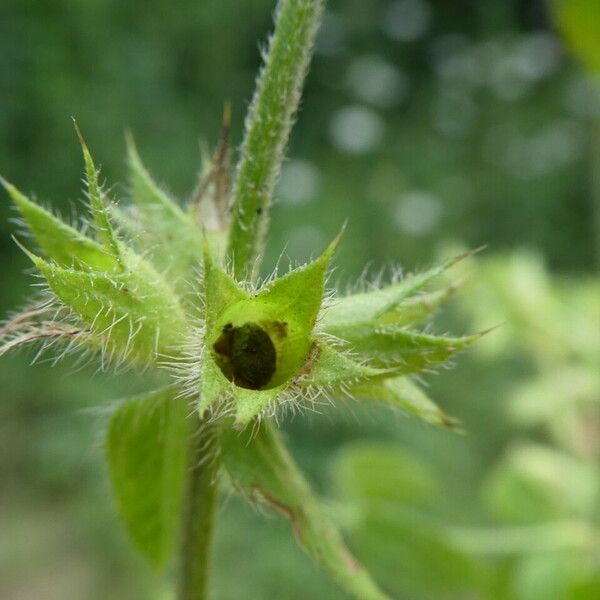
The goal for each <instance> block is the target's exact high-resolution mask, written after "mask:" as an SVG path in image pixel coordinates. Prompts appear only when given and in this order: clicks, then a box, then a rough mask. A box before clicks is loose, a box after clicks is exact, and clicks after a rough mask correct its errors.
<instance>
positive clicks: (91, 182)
mask: <svg viewBox="0 0 600 600" xmlns="http://www.w3.org/2000/svg"><path fill="white" fill-rule="evenodd" d="M73 123H74V125H75V131H76V133H77V137H78V138H79V143H80V144H81V151H82V153H83V162H84V164H85V183H86V186H87V198H88V202H89V206H90V212H91V214H92V221H93V223H94V226H95V229H96V231H97V233H98V238H99V240H100V241H101V243H102V245H103V246H104V247H105V248H106V249H107V251H108V252H109V253H110V254H111V255H112V256H114V258H115V260H117V261H118V262H119V263H120V262H121V251H120V247H119V243H118V240H117V236H116V233H115V231H114V229H113V225H112V223H111V220H110V213H109V210H108V208H107V206H106V204H105V195H104V190H103V189H102V185H101V184H100V178H99V171H98V169H97V168H96V165H95V164H94V160H93V159H92V155H91V153H90V150H89V148H88V146H87V144H86V142H85V140H84V139H83V135H82V134H81V131H80V130H79V127H78V126H77V123H75V121H73Z"/></svg>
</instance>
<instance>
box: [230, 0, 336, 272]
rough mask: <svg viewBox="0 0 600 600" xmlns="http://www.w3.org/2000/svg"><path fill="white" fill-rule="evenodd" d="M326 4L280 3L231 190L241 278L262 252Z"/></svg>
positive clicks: (314, 0)
mask: <svg viewBox="0 0 600 600" xmlns="http://www.w3.org/2000/svg"><path fill="white" fill-rule="evenodd" d="M324 3H325V0H280V2H279V5H278V9H277V15H276V21H275V32H274V34H273V36H272V37H271V40H270V43H269V49H268V52H267V55H266V58H265V64H264V67H263V69H262V71H261V72H260V75H259V76H258V81H257V84H256V91H255V93H254V98H253V100H252V103H251V105H250V109H249V111H248V116H247V117H246V133H245V137H244V142H243V144H242V149H241V156H240V161H239V163H238V168H237V173H236V179H235V183H234V187H233V207H232V211H233V215H232V220H231V226H230V232H229V255H230V256H231V257H232V260H233V265H234V274H235V276H236V278H237V279H245V278H247V277H248V276H252V274H253V271H255V270H256V266H257V262H258V259H259V258H260V256H261V255H262V253H263V249H264V244H265V236H266V232H267V227H268V222H269V221H268V210H269V205H270V203H271V198H272V195H273V190H274V187H275V184H276V182H277V178H278V176H279V172H280V170H281V162H282V160H283V154H284V150H285V146H286V144H287V141H288V138H289V134H290V130H291V127H292V125H293V120H294V115H295V113H296V110H297V108H298V103H299V101H300V95H301V91H302V84H303V83H304V79H305V76H306V72H307V68H308V63H309V60H310V57H311V54H312V48H313V45H314V40H315V35H316V32H317V28H318V24H319V19H320V16H321V13H322V11H323V5H324Z"/></svg>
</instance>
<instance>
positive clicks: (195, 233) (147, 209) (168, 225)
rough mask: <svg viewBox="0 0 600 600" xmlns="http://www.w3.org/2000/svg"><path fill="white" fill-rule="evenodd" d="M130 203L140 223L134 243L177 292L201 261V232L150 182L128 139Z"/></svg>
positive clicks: (184, 287)
mask: <svg viewBox="0 0 600 600" xmlns="http://www.w3.org/2000/svg"><path fill="white" fill-rule="evenodd" d="M127 148H128V156H129V177H130V186H131V199H132V201H133V204H134V206H135V208H136V211H137V215H138V217H139V220H140V222H141V228H140V232H139V234H140V237H139V239H138V240H137V242H138V243H139V244H140V246H142V247H143V248H144V249H145V251H146V252H147V253H148V256H149V257H150V260H151V261H152V263H153V264H154V265H155V266H156V267H157V269H158V270H159V271H161V272H164V271H166V272H168V273H169V277H170V279H171V280H173V281H174V285H175V287H176V289H177V290H178V291H182V290H185V289H186V285H187V280H188V279H189V277H190V273H191V272H192V270H193V269H194V268H195V267H196V266H197V265H199V264H200V263H201V261H202V244H203V241H202V240H203V235H202V230H201V229H200V227H199V226H198V225H197V224H196V222H195V221H194V219H193V217H192V216H191V215H190V214H187V213H185V212H184V211H183V210H181V208H180V207H179V206H178V205H177V204H176V203H175V202H174V201H173V200H171V198H170V197H169V196H168V195H167V194H166V193H165V192H164V191H163V190H161V189H160V187H159V186H158V185H157V184H156V183H155V181H154V180H153V179H152V177H151V176H150V174H149V173H148V171H147V170H146V168H145V167H144V165H143V164H142V161H141V159H140V156H139V154H138V152H137V149H136V147H135V144H134V142H133V139H132V138H131V136H129V137H128V139H127Z"/></svg>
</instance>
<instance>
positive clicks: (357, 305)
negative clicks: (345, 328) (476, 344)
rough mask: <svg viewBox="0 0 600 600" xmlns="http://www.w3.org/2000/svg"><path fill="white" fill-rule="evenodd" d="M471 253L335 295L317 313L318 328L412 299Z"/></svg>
mask: <svg viewBox="0 0 600 600" xmlns="http://www.w3.org/2000/svg"><path fill="white" fill-rule="evenodd" d="M471 254H473V252H468V253H465V254H461V255H460V256H457V257H455V258H452V259H450V260H448V261H446V262H445V263H443V264H442V265H440V266H438V267H435V268H433V269H429V270H428V271H425V272H423V273H416V274H413V275H409V276H408V277H406V278H404V279H403V280H402V281H400V282H398V283H395V284H393V285H390V286H387V287H384V288H382V289H378V290H375V291H372V292H363V293H360V294H353V295H351V296H345V297H343V298H339V299H337V300H336V302H335V303H334V304H333V305H332V306H330V307H328V309H327V310H326V311H325V312H324V313H323V315H322V316H321V322H320V329H324V330H327V329H328V328H329V327H331V326H338V325H345V324H354V323H359V322H370V321H374V320H375V319H377V318H378V317H381V316H382V315H384V314H385V313H388V312H390V311H392V310H394V309H395V308H396V307H398V306H399V305H400V303H401V302H403V301H405V300H407V299H408V298H412V297H413V296H415V295H416V294H417V293H418V292H420V291H421V290H422V289H423V288H424V287H425V286H427V285H428V284H429V283H431V281H433V280H434V279H435V278H436V277H438V276H439V275H441V274H442V273H443V272H444V271H446V270H447V269H449V268H450V267H451V266H453V265H455V264H456V263H457V262H459V261H461V260H463V259H464V258H466V257H467V256H470V255H471Z"/></svg>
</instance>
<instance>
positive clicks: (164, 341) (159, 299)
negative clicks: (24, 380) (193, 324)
mask: <svg viewBox="0 0 600 600" xmlns="http://www.w3.org/2000/svg"><path fill="white" fill-rule="evenodd" d="M29 257H30V258H31V260H32V261H33V263H34V264H35V265H36V267H37V268H38V269H39V271H40V272H41V273H42V275H43V276H44V277H45V278H46V280H47V282H48V285H49V287H50V289H51V290H52V291H53V292H54V294H55V295H56V296H57V297H58V298H59V299H60V300H61V301H62V302H63V303H64V304H65V305H66V306H68V307H69V308H71V309H72V310H73V311H74V312H75V313H76V314H77V315H79V317H81V319H82V320H83V321H85V323H87V325H88V326H89V327H90V330H91V334H92V336H93V339H94V340H95V341H96V342H97V343H98V344H99V345H101V346H103V347H105V348H106V349H107V351H108V352H109V354H113V353H116V354H118V355H119V356H120V357H122V358H125V357H130V358H131V359H133V360H139V361H142V362H147V361H154V360H155V359H156V358H157V354H165V355H173V354H175V355H176V354H177V353H178V352H180V351H181V346H182V342H183V341H184V340H185V334H186V329H187V327H186V322H185V314H184V312H183V309H182V308H181V306H180V305H179V303H178V301H177V298H176V296H175V294H174V292H173V291H172V290H170V289H169V286H168V284H167V283H166V282H165V281H164V280H163V279H162V278H161V277H160V276H159V275H158V274H157V273H156V272H155V271H154V269H152V267H151V266H150V265H148V264H147V263H146V262H145V261H143V260H142V259H140V258H139V257H137V256H135V255H131V256H129V257H128V264H127V271H126V272H122V273H115V274H113V275H108V274H104V273H97V272H88V271H75V270H72V269H65V268H63V267H60V266H57V265H54V264H51V263H48V262H46V261H44V260H43V259H41V258H39V257H37V256H35V255H33V254H29Z"/></svg>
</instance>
